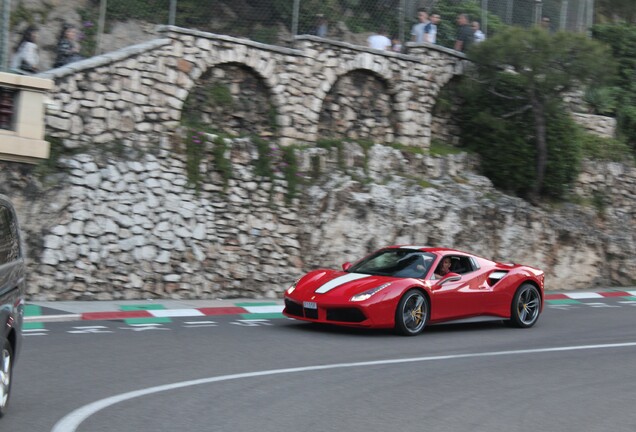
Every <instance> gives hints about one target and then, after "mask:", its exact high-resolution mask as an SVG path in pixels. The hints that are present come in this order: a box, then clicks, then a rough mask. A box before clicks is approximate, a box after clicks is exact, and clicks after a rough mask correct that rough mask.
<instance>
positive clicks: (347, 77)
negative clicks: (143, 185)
mask: <svg viewBox="0 0 636 432" xmlns="http://www.w3.org/2000/svg"><path fill="white" fill-rule="evenodd" d="M163 34H164V36H165V39H158V40H154V41H151V42H147V43H144V44H140V45H136V46H133V47H129V48H125V49H122V50H119V51H116V52H113V53H108V54H105V55H102V56H99V57H94V58H91V59H87V60H83V61H80V62H77V63H71V64H69V65H67V66H65V67H62V68H58V69H54V70H52V71H48V72H45V73H42V74H40V76H42V77H46V78H50V79H52V80H53V81H54V82H55V86H54V88H53V89H52V90H51V92H50V97H51V106H56V107H57V111H51V112H50V113H49V115H48V116H47V132H48V133H49V135H50V136H52V137H57V138H60V139H62V140H63V142H64V145H65V146H66V147H68V148H74V147H75V148H76V147H79V146H82V145H85V144H90V145H93V144H101V143H105V142H110V141H113V140H122V141H125V142H126V143H128V145H129V146H132V143H135V145H137V146H139V145H142V146H143V145H147V144H148V143H150V142H153V141H156V140H159V139H161V137H163V136H166V135H167V134H170V133H172V132H173V131H174V130H175V129H176V127H177V126H178V125H179V123H180V120H181V113H182V111H183V110H184V109H187V106H185V104H186V102H187V99H188V96H189V95H190V94H191V93H193V92H194V93H198V92H199V90H198V88H199V87H204V88H205V87H206V86H208V85H210V81H209V80H210V77H212V78H214V77H217V78H219V79H220V78H221V77H219V76H218V70H219V69H220V70H224V68H225V70H226V69H227V67H228V65H232V66H231V67H234V66H235V65H238V66H240V67H241V68H245V69H248V70H249V71H250V74H251V76H253V77H255V79H256V81H257V82H259V85H261V84H262V90H263V92H265V93H266V99H267V100H268V103H269V104H271V107H272V109H273V111H274V112H275V116H274V121H273V123H274V125H275V126H276V131H275V138H277V139H278V140H279V142H280V143H281V144H283V145H287V144H291V143H297V142H309V143H311V142H315V141H316V139H317V137H318V131H319V123H320V121H321V116H322V118H325V116H326V118H329V117H333V115H334V113H333V106H334V95H335V92H341V91H343V89H344V90H348V89H350V88H351V87H350V86H349V85H348V83H349V82H350V81H351V80H353V81H356V80H357V78H356V77H357V76H359V75H360V74H362V75H366V76H370V77H372V78H373V79H375V80H377V81H379V82H382V83H384V85H383V87H382V88H381V90H382V91H383V92H384V93H382V94H379V95H377V96H378V98H379V99H381V100H385V101H389V100H390V101H391V104H390V105H391V110H392V120H391V121H390V123H392V124H391V125H388V124H381V125H380V126H379V127H375V126H367V130H361V131H359V132H362V133H364V134H366V136H362V137H361V138H366V139H369V140H372V141H383V140H384V139H385V138H386V136H387V135H389V136H394V138H395V141H397V142H400V143H402V144H409V145H417V146H420V147H424V148H426V147H428V145H429V143H430V137H431V132H430V126H431V109H432V107H433V105H434V103H435V97H436V95H437V93H438V92H439V91H440V89H441V88H442V87H443V86H444V85H445V83H446V82H448V81H449V80H450V79H451V78H452V77H453V76H454V75H457V74H461V73H462V71H463V64H464V62H465V61H466V60H465V57H464V56H463V55H462V54H461V53H457V52H455V51H452V50H447V49H444V48H441V47H428V48H427V51H426V52H421V53H417V52H416V54H415V55H405V54H399V53H393V52H388V51H377V50H371V49H369V48H365V47H362V46H359V45H353V44H348V43H344V42H338V41H332V40H327V39H321V38H318V37H313V36H299V37H297V38H296V39H295V41H294V46H295V48H293V49H291V48H282V47H277V46H271V45H265V44H261V43H257V42H252V41H249V40H247V39H239V38H233V37H229V36H222V35H214V34H210V33H204V32H200V31H195V30H187V29H182V28H178V27H165V28H164V31H163ZM234 84H236V83H234ZM335 89H337V90H335ZM356 94H357V93H354V95H347V94H344V95H343V96H344V97H347V96H349V98H352V97H353V96H355V95H356ZM246 98H248V95H247V94H244V97H243V99H246ZM239 99H240V98H239ZM337 99H338V100H337V101H335V103H336V104H340V103H342V100H341V99H340V98H337ZM325 104H326V105H327V106H325ZM212 111H213V110H212ZM267 111H268V116H269V110H267ZM361 112H362V111H361V110H359V109H354V110H353V113H354V114H355V115H354V116H347V117H346V119H347V120H346V121H347V124H346V125H343V128H344V129H351V127H352V126H354V125H356V124H358V123H360V122H362V123H364V124H370V123H371V121H372V120H373V118H377V116H376V115H369V114H368V113H364V112H362V114H363V115H362V117H361V118H359V117H358V116H357V115H358V114H360V113H361ZM238 114H240V115H244V116H247V114H246V113H242V112H239V113H238ZM341 120H342V119H341ZM382 121H384V120H382ZM261 122H263V123H267V122H270V120H269V119H266V120H261ZM387 127H388V128H389V129H392V131H390V132H387ZM236 132H237V133H238V132H243V131H242V130H240V129H239V130H236Z"/></svg>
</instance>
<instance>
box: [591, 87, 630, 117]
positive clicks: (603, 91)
mask: <svg viewBox="0 0 636 432" xmlns="http://www.w3.org/2000/svg"><path fill="white" fill-rule="evenodd" d="M621 91H622V90H621V89H620V88H618V87H613V86H602V87H598V86H593V87H588V88H587V89H586V90H585V96H584V100H585V102H586V103H587V104H588V105H589V106H590V107H592V109H593V110H594V113H595V114H598V115H605V116H611V115H614V114H616V110H617V108H618V105H619V104H618V99H619V97H620V93H621Z"/></svg>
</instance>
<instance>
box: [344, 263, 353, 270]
mask: <svg viewBox="0 0 636 432" xmlns="http://www.w3.org/2000/svg"><path fill="white" fill-rule="evenodd" d="M350 268H351V263H350V262H346V263H344V264H343V265H342V269H343V270H344V271H347V270H349V269H350Z"/></svg>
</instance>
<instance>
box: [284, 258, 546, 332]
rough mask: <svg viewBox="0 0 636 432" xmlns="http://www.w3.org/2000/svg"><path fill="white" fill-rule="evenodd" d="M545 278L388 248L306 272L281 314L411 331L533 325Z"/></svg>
mask: <svg viewBox="0 0 636 432" xmlns="http://www.w3.org/2000/svg"><path fill="white" fill-rule="evenodd" d="M449 260H450V268H448V261H449ZM444 262H446V263H444ZM444 264H445V267H446V268H445V269H443V268H442V267H444ZM445 272H446V274H444V273H445ZM440 274H442V275H440ZM543 282H544V274H543V271H541V270H539V269H536V268H533V267H529V266H525V265H520V264H507V263H499V262H494V261H490V260H488V259H485V258H481V257H478V256H475V255H472V254H469V253H466V252H460V251H457V250H453V249H446V248H433V247H420V246H389V247H386V248H383V249H380V250H378V251H376V252H374V253H372V254H371V255H369V256H367V257H365V258H363V259H361V260H360V261H358V262H356V263H354V264H351V263H345V264H343V266H342V271H339V270H326V269H321V270H314V271H312V272H310V273H307V274H306V275H305V276H303V277H301V278H300V279H298V280H297V281H296V282H294V283H293V284H292V285H291V286H290V287H289V288H288V289H287V291H285V309H284V311H283V313H284V314H285V315H286V316H288V317H290V318H295V319H299V320H304V321H311V322H316V323H326V324H335V325H343V326H354V327H370V328H395V329H396V330H397V331H398V332H399V333H401V334H404V335H409V336H410V335H416V334H418V333H420V332H421V331H422V330H424V328H425V327H426V326H427V325H428V324H436V323H442V322H450V321H465V320H471V319H472V320H475V319H483V318H494V319H501V320H505V321H507V322H509V323H510V324H512V325H514V326H516V327H532V326H533V325H534V324H535V323H536V322H537V320H538V319H539V314H540V313H541V311H542V310H543Z"/></svg>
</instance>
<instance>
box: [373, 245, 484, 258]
mask: <svg viewBox="0 0 636 432" xmlns="http://www.w3.org/2000/svg"><path fill="white" fill-rule="evenodd" d="M394 248H395V249H397V248H399V249H414V250H419V251H422V252H431V253H438V254H440V253H442V254H443V253H459V254H464V255H471V256H474V255H473V254H471V253H468V252H463V251H460V250H457V249H451V248H445V247H438V246H420V245H393V246H387V247H386V248H385V249H394Z"/></svg>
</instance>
